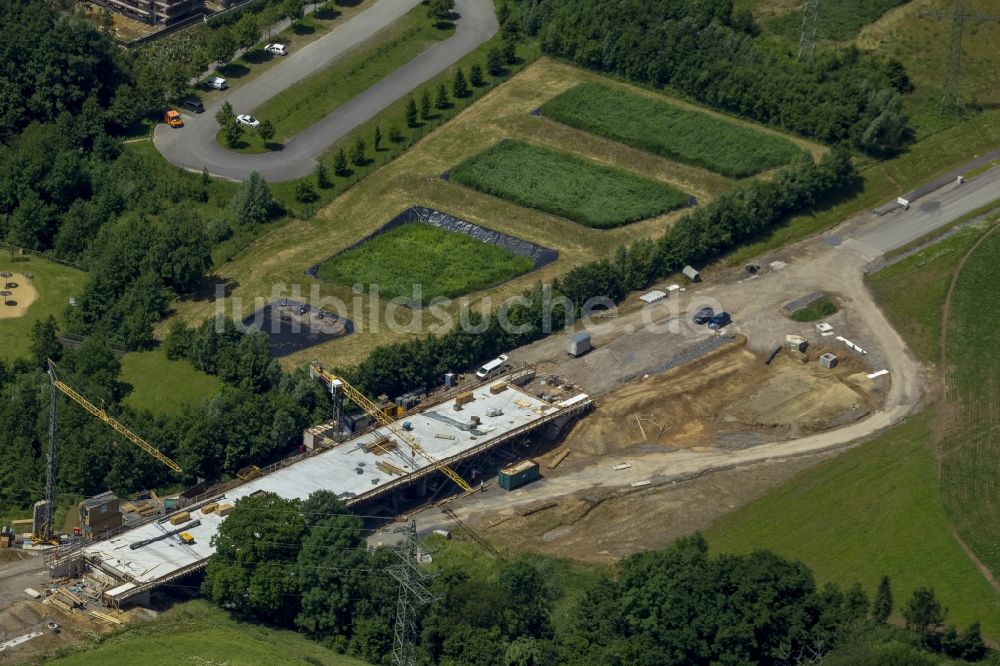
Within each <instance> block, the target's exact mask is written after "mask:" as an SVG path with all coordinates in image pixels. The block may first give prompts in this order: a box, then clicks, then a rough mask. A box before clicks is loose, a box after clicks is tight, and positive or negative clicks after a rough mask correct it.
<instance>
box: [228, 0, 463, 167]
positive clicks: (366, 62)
mask: <svg viewBox="0 0 1000 666" xmlns="http://www.w3.org/2000/svg"><path fill="white" fill-rule="evenodd" d="M444 25H446V26H447V27H438V26H437V25H436V24H435V23H434V22H433V21H431V19H429V18H427V8H426V7H424V6H423V5H420V6H418V7H416V8H415V9H413V10H412V11H411V12H409V13H408V14H406V16H404V17H403V18H401V19H400V20H398V21H396V22H395V23H392V24H390V25H388V26H386V27H385V28H384V29H382V30H381V31H379V32H378V33H377V34H376V35H375V36H374V37H372V39H371V40H369V41H368V42H366V43H364V44H362V45H360V46H358V47H357V48H356V49H354V50H352V51H351V52H349V53H348V54H347V55H345V56H344V57H343V58H341V59H340V60H338V61H337V62H336V63H334V64H333V65H331V66H329V67H327V68H325V69H323V70H321V71H319V72H317V73H315V74H313V75H312V76H309V77H307V78H305V79H303V80H302V81H299V82H298V83H296V84H294V85H292V86H290V87H289V88H287V89H285V90H283V91H282V92H281V93H280V94H278V95H275V96H274V97H272V98H271V99H270V100H268V101H267V102H265V103H264V104H262V105H261V106H259V107H257V108H256V109H253V110H252V113H253V115H254V116H255V117H256V118H257V119H258V120H261V121H263V120H270V121H271V122H272V123H273V124H274V127H275V136H274V139H272V140H271V142H270V145H269V146H265V145H264V142H263V140H262V139H261V138H260V137H259V136H258V135H257V134H256V133H254V132H246V133H245V134H244V135H243V139H242V143H241V144H240V146H239V147H238V148H237V150H239V151H240V152H249V153H259V152H264V151H267V150H269V149H270V148H275V147H276V148H280V147H281V144H282V143H283V142H285V141H287V140H288V139H290V138H292V137H293V136H295V135H296V134H298V133H299V132H301V131H302V130H304V129H306V128H307V127H310V126H311V125H313V124H315V123H317V122H318V121H320V120H322V119H323V118H325V117H326V116H327V115H329V114H330V113H332V112H333V111H334V110H336V109H337V107H339V106H340V105H342V104H344V103H345V102H347V101H349V100H350V99H351V98H353V97H355V96H356V95H358V94H359V93H361V92H363V91H365V90H367V89H368V88H370V87H371V86H373V85H374V84H376V83H378V82H379V81H380V80H382V79H383V78H385V77H386V76H387V75H389V74H391V73H392V72H394V71H396V70H397V69H399V68H400V67H401V66H402V65H404V64H406V63H407V62H409V61H410V60H412V59H413V58H415V57H416V56H418V55H419V54H420V53H422V52H423V51H425V50H426V49H428V48H429V47H430V46H432V45H434V44H435V43H437V42H438V41H441V40H443V39H446V38H448V37H450V36H451V35H452V34H453V33H454V26H453V24H450V23H449V24H444ZM235 111H236V113H248V112H251V111H249V110H243V111H241V110H239V109H235ZM221 137H222V134H221V132H220V134H219V138H220V141H221V140H222V138H221ZM386 143H388V139H386Z"/></svg>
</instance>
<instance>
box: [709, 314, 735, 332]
mask: <svg viewBox="0 0 1000 666" xmlns="http://www.w3.org/2000/svg"><path fill="white" fill-rule="evenodd" d="M732 321H733V318H732V317H730V316H729V313H728V312H720V313H719V314H717V315H715V316H714V317H712V318H711V319H709V320H708V327H709V328H710V329H712V330H713V331H717V330H719V329H720V328H725V327H726V326H729V324H730V323H732Z"/></svg>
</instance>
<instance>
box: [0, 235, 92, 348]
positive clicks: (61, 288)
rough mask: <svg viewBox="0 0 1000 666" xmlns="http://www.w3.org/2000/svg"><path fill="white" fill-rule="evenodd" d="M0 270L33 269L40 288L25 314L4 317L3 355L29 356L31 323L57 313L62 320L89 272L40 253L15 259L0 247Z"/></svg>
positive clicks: (1, 324)
mask: <svg viewBox="0 0 1000 666" xmlns="http://www.w3.org/2000/svg"><path fill="white" fill-rule="evenodd" d="M0 270H4V271H10V272H12V273H25V272H28V273H31V274H32V275H34V278H32V284H33V285H34V287H35V289H37V290H38V300H36V301H35V302H34V303H32V304H31V307H29V308H28V311H27V312H26V313H25V315H24V316H23V317H17V318H13V319H0V341H2V342H0V358H3V359H7V360H11V359H15V358H21V357H25V356H27V355H28V353H29V348H30V345H31V339H30V337H31V327H32V326H33V325H34V323H35V322H36V321H38V320H39V319H45V318H46V317H48V316H49V315H54V316H55V318H56V321H58V322H60V323H61V322H62V314H63V311H64V310H65V309H66V306H67V305H69V299H70V297H71V296H79V295H80V293H81V292H82V291H83V283H84V281H85V280H86V278H87V274H86V273H84V272H83V271H81V270H78V269H75V268H70V267H69V266H63V265H62V264H57V263H54V262H51V261H47V260H45V259H41V258H39V257H33V256H30V255H29V256H23V257H14V258H13V260H11V256H10V252H8V251H6V250H0Z"/></svg>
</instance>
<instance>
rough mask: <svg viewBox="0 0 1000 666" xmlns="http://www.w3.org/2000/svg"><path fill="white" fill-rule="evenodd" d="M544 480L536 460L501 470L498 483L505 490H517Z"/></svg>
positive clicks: (522, 462)
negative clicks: (541, 479) (533, 482)
mask: <svg viewBox="0 0 1000 666" xmlns="http://www.w3.org/2000/svg"><path fill="white" fill-rule="evenodd" d="M540 478H542V475H541V473H540V472H539V471H538V463H537V462H535V461H534V460H522V461H521V462H519V463H515V464H513V465H510V466H508V467H504V468H503V469H502V470H500V474H498V475H497V483H498V484H499V486H500V487H501V488H503V489H504V490H515V489H517V488H520V487H521V486H525V485H528V484H529V483H531V482H532V481H537V480H538V479H540Z"/></svg>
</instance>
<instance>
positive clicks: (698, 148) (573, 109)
mask: <svg viewBox="0 0 1000 666" xmlns="http://www.w3.org/2000/svg"><path fill="white" fill-rule="evenodd" d="M542 115H543V116H545V117H546V118H550V119H552V120H555V121H557V122H560V123H564V124H566V125H570V126H571V127H576V128H578V129H582V130H586V131H588V132H593V133H595V134H599V135H601V136H606V137H608V138H610V139H614V140H616V141H621V142H622V143H625V144H627V145H630V146H635V147H636V148H641V149H643V150H648V151H650V152H653V153H657V154H659V155H663V156H665V157H669V158H671V159H675V160H678V161H680V162H685V163H687V164H693V165H695V166H701V167H705V168H706V169H710V170H711V171H715V172H716V173H720V174H722V175H724V176H730V177H733V178H744V177H746V176H752V175H753V174H755V173H760V172H761V171H766V170H768V169H773V168H775V167H778V166H781V165H783V164H787V163H788V162H791V161H792V160H793V159H795V158H796V157H797V156H799V155H802V154H804V151H802V150H801V149H800V148H799V147H798V146H796V145H795V144H794V143H792V142H791V141H789V140H788V139H785V138H782V137H780V136H776V135H774V134H771V133H768V132H764V131H761V130H757V129H754V128H751V127H747V126H745V125H741V124H739V123H737V122H734V121H729V120H725V119H722V118H719V117H717V116H713V115H710V114H708V113H701V112H698V111H688V110H686V109H682V108H680V107H679V106H675V105H673V104H670V103H669V102H667V101H666V100H665V99H662V98H660V99H657V98H653V97H650V96H647V95H640V94H636V93H631V92H628V91H626V90H624V89H622V88H618V87H612V86H608V85H603V84H600V83H581V84H580V85H578V86H576V87H575V88H571V89H570V90H567V91H566V92H564V93H563V94H562V95H559V96H558V97H556V98H554V99H553V100H552V101H550V102H548V103H547V104H545V105H544V106H543V107H542Z"/></svg>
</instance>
